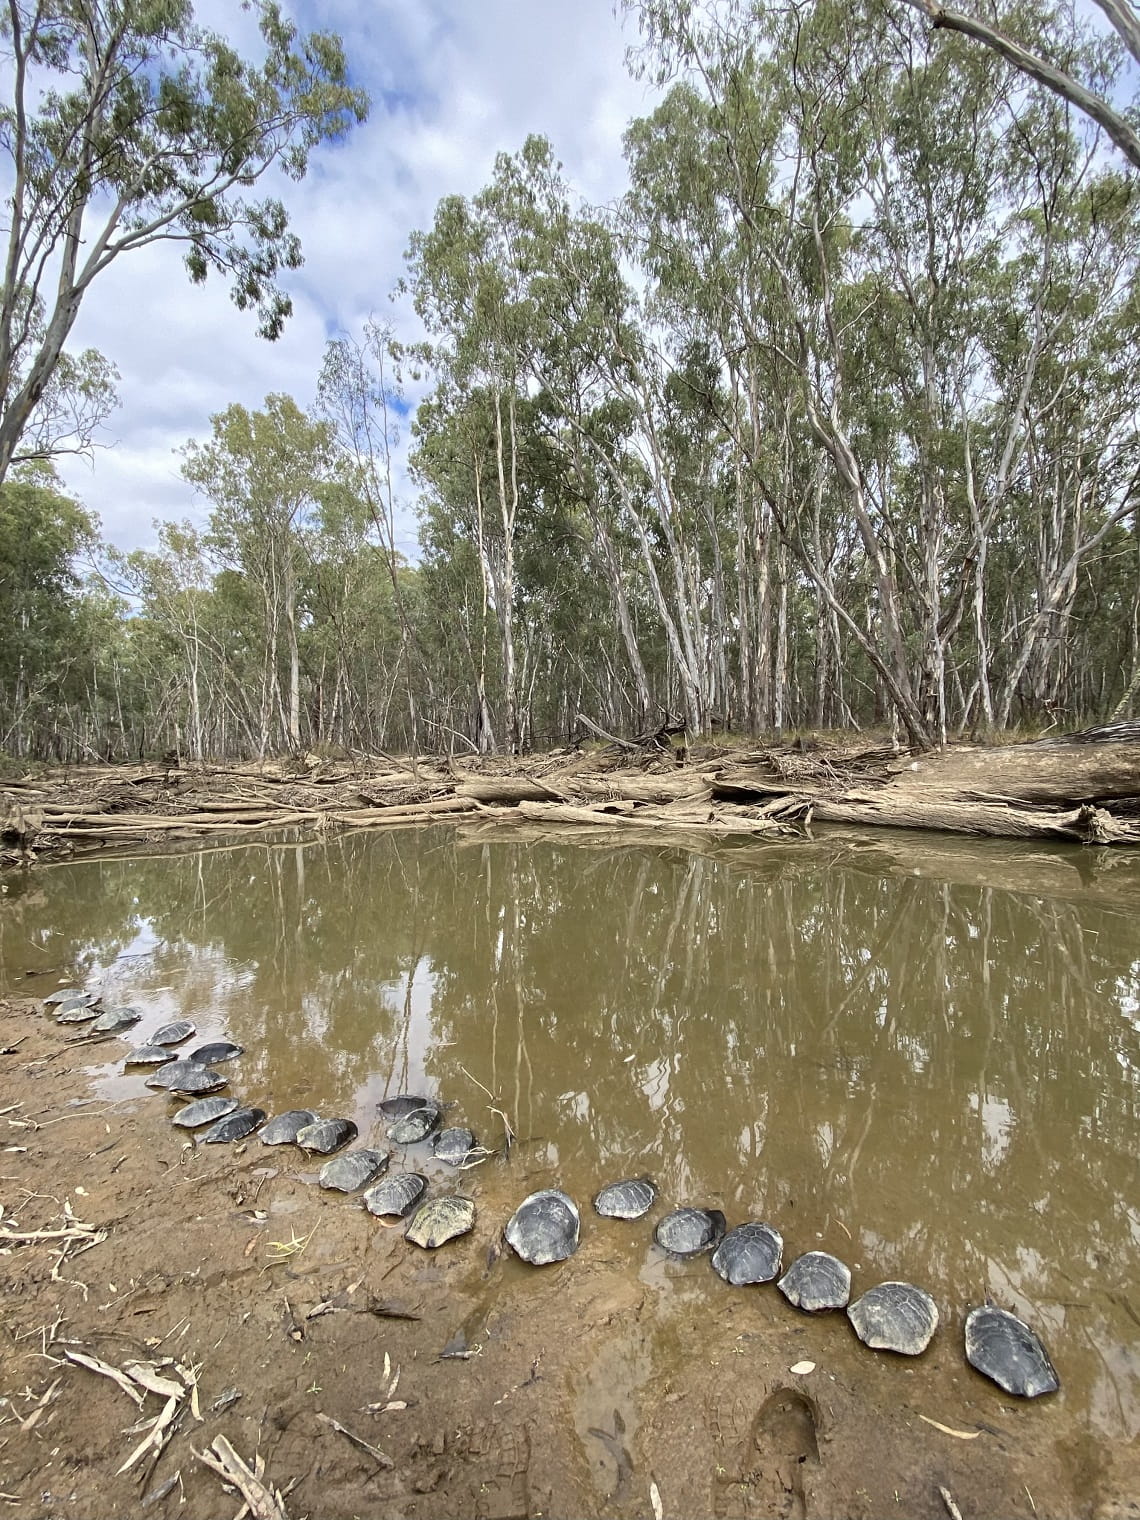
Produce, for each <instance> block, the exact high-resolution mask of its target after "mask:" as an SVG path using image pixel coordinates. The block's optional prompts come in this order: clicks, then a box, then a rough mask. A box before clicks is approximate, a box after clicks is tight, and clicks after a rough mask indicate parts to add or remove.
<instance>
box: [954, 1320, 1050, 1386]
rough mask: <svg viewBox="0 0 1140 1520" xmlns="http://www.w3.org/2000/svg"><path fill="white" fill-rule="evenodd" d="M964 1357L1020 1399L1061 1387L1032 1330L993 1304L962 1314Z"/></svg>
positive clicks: (1046, 1355) (1047, 1355) (1045, 1352)
mask: <svg viewBox="0 0 1140 1520" xmlns="http://www.w3.org/2000/svg"><path fill="white" fill-rule="evenodd" d="M966 1360H967V1361H968V1362H969V1364H970V1366H971V1367H976V1368H977V1370H978V1371H979V1372H980V1373H982V1374H983V1375H984V1376H985V1377H988V1378H992V1379H993V1381H994V1382H995V1383H996V1384H997V1385H998V1387H999V1388H1004V1389H1005V1391H1006V1393H1012V1394H1015V1395H1016V1396H1017V1397H1018V1398H1020V1399H1036V1398H1039V1397H1040V1396H1041V1394H1043V1393H1056V1391H1057V1389H1058V1388H1060V1386H1061V1380H1060V1378H1059V1377H1058V1376H1057V1369H1056V1368H1055V1367H1054V1366H1053V1363H1052V1362H1051V1361H1050V1360H1049V1353H1048V1352H1047V1351H1046V1350H1045V1347H1044V1346H1043V1345H1042V1344H1041V1341H1040V1339H1039V1338H1038V1336H1037V1333H1036V1331H1034V1330H1031V1329H1030V1328H1029V1326H1028V1325H1027V1324H1025V1322H1024V1321H1023V1320H1020V1319H1018V1317H1017V1315H1016V1314H1010V1313H1009V1311H1008V1310H1006V1309H999V1308H998V1307H997V1306H996V1305H995V1304H984V1305H983V1306H982V1307H981V1308H980V1309H971V1310H970V1312H969V1314H968V1315H967V1316H966Z"/></svg>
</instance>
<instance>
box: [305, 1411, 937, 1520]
mask: <svg viewBox="0 0 1140 1520" xmlns="http://www.w3.org/2000/svg"><path fill="white" fill-rule="evenodd" d="M317 1419H318V1420H320V1421H322V1422H323V1423H324V1424H325V1425H331V1426H332V1428H333V1430H335V1431H337V1433H338V1434H339V1435H342V1436H346V1437H347V1438H348V1440H350V1441H351V1442H352V1444H353V1445H354V1446H359V1447H360V1449H361V1451H366V1452H367V1453H368V1455H369V1456H370V1457H371V1458H372V1459H373V1460H374V1461H376V1462H379V1464H380V1466H381V1467H389V1468H390V1467H395V1465H396V1464H395V1462H393V1461H392V1458H391V1457H388V1456H385V1455H384V1453H383V1452H382V1451H381V1450H380V1448H379V1447H378V1446H373V1445H372V1443H371V1442H370V1441H366V1440H365V1439H364V1437H363V1436H357V1435H353V1433H352V1431H351V1430H349V1429H348V1428H347V1427H346V1426H344V1425H342V1424H341V1423H340V1421H339V1420H334V1419H333V1417H332V1415H329V1414H318V1415H317ZM958 1520H962V1517H961V1516H960V1515H959V1517H958Z"/></svg>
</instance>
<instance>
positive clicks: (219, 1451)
mask: <svg viewBox="0 0 1140 1520" xmlns="http://www.w3.org/2000/svg"><path fill="white" fill-rule="evenodd" d="M194 1455H195V1456H196V1457H197V1458H198V1460H199V1462H204V1463H205V1464H206V1466H207V1467H208V1468H210V1469H211V1470H212V1471H213V1472H216V1473H217V1474H218V1476H219V1477H221V1478H223V1479H224V1480H225V1481H226V1482H227V1483H232V1484H233V1485H234V1487H235V1488H236V1489H238V1490H239V1491H240V1493H241V1496H242V1498H243V1499H244V1500H245V1502H246V1504H247V1505H248V1506H249V1512H250V1514H251V1515H252V1516H253V1517H254V1520H288V1516H287V1515H286V1513H285V1506H284V1504H283V1503H282V1502H281V1495H280V1493H279V1492H274V1491H273V1490H272V1489H270V1488H269V1487H267V1485H266V1484H264V1483H263V1482H262V1481H261V1478H260V1477H259V1476H258V1474H257V1473H255V1472H254V1471H253V1469H252V1468H251V1467H249V1466H248V1465H247V1464H246V1463H245V1462H243V1461H242V1459H241V1457H239V1456H238V1454H237V1452H236V1451H235V1450H234V1449H233V1447H232V1446H231V1445H230V1443H229V1442H228V1441H227V1440H226V1438H225V1436H215V1437H214V1440H213V1443H212V1444H211V1445H210V1446H207V1448H206V1450H205V1451H197V1452H195V1453H194Z"/></svg>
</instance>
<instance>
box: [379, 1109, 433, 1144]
mask: <svg viewBox="0 0 1140 1520" xmlns="http://www.w3.org/2000/svg"><path fill="white" fill-rule="evenodd" d="M442 1116H443V1110H442V1109H441V1108H440V1106H439V1104H438V1103H436V1102H435V1101H434V1100H433V1099H432V1098H425V1099H424V1101H423V1102H422V1103H421V1104H420V1106H419V1108H413V1109H411V1110H410V1111H409V1112H408V1113H407V1114H405V1115H404V1116H403V1118H400V1119H397V1120H396V1122H395V1124H393V1125H392V1127H391V1128H390V1129H389V1131H388V1139H389V1140H392V1141H394V1142H395V1143H396V1144H397V1145H418V1144H419V1142H420V1141H421V1140H426V1139H427V1137H428V1136H429V1135H430V1134H431V1132H432V1130H433V1129H435V1127H436V1125H437V1124H438V1123H439V1121H440V1119H441V1118H442Z"/></svg>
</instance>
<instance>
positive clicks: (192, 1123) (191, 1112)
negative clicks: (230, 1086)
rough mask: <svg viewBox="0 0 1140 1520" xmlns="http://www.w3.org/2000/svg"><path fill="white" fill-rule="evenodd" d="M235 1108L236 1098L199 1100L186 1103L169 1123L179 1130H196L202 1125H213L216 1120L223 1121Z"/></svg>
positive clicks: (236, 1104)
mask: <svg viewBox="0 0 1140 1520" xmlns="http://www.w3.org/2000/svg"><path fill="white" fill-rule="evenodd" d="M237 1107H238V1100H237V1099H236V1098H199V1099H198V1100H197V1102H195V1103H187V1105H186V1107H185V1108H184V1109H182V1110H180V1112H178V1113H176V1114H175V1115H174V1118H173V1119H171V1121H170V1122H171V1124H176V1125H177V1126H178V1128H179V1129H198V1128H200V1127H201V1126H202V1125H203V1124H213V1123H215V1121H216V1120H218V1119H224V1118H225V1117H226V1115H227V1114H232V1113H233V1112H234V1110H235V1109H236V1108H237Z"/></svg>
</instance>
